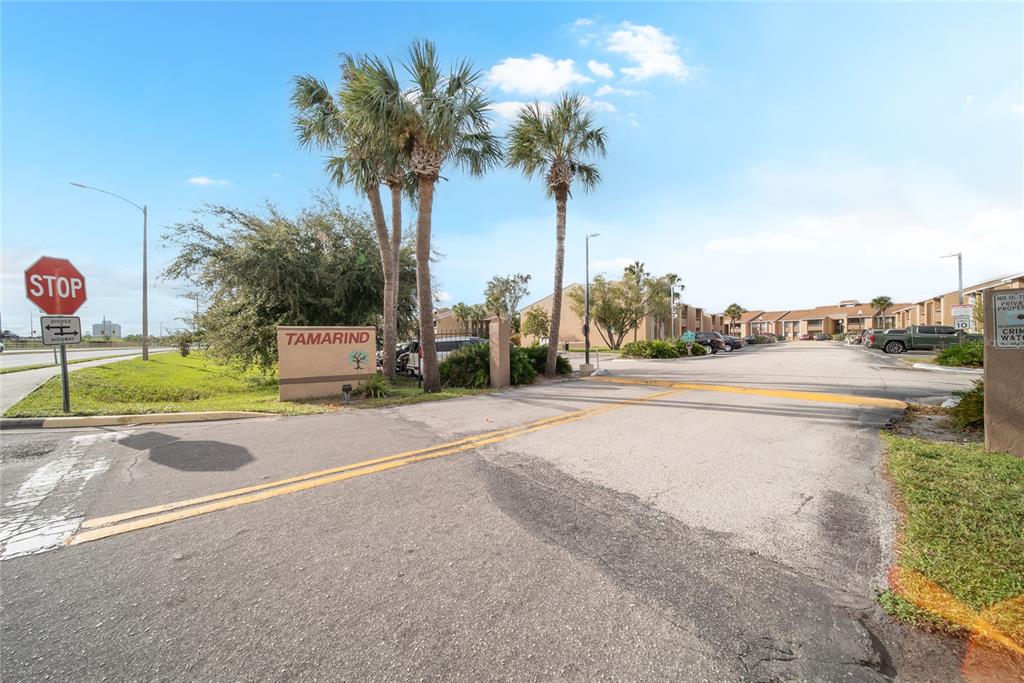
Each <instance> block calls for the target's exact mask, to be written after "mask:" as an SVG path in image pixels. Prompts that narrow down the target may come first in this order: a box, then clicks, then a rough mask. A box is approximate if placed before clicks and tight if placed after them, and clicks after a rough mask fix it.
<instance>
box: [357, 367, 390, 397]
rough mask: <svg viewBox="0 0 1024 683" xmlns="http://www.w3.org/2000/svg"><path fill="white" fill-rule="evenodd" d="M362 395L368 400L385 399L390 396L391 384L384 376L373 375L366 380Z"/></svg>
mask: <svg viewBox="0 0 1024 683" xmlns="http://www.w3.org/2000/svg"><path fill="white" fill-rule="evenodd" d="M362 393H363V394H364V395H365V396H367V397H369V398H387V397H388V396H390V395H391V393H392V391H391V383H390V382H388V378H387V377H385V376H384V375H382V374H380V373H379V372H378V373H375V374H373V375H370V376H369V377H368V378H366V383H365V384H363V386H362Z"/></svg>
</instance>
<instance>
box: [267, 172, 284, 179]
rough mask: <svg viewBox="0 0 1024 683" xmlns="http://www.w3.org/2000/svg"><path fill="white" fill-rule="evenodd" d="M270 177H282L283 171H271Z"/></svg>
mask: <svg viewBox="0 0 1024 683" xmlns="http://www.w3.org/2000/svg"><path fill="white" fill-rule="evenodd" d="M270 177H271V178H283V177H284V173H277V172H276V171H275V172H274V173H271V174H270Z"/></svg>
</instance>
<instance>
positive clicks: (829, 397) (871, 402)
mask: <svg viewBox="0 0 1024 683" xmlns="http://www.w3.org/2000/svg"><path fill="white" fill-rule="evenodd" d="M587 381H590V382H612V383H615V384H633V385H648V386H658V387H669V388H673V389H690V390H692V391H721V392H725V393H730V394H748V395H752V396H770V397H773V398H791V399H796V400H798V401H816V402H819V403H843V404H847V405H856V406H874V407H878V408H895V409H897V410H902V409H905V408H906V407H907V404H906V402H904V401H899V400H897V399H893V398H874V397H872V396H852V395H850V394H827V393H822V392H816V391H793V390H789V389H757V388H754V387H736V386H730V385H726V384H694V383H691V382H675V381H672V380H661V379H632V378H629V377H589V378H587Z"/></svg>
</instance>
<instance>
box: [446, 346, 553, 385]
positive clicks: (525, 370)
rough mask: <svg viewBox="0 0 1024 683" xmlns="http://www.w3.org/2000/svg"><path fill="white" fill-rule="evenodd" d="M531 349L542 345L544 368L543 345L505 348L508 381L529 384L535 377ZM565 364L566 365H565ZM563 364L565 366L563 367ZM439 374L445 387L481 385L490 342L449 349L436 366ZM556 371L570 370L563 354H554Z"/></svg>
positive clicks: (486, 378) (487, 377)
mask: <svg viewBox="0 0 1024 683" xmlns="http://www.w3.org/2000/svg"><path fill="white" fill-rule="evenodd" d="M533 349H542V350H543V355H542V358H543V360H541V361H540V371H541V372H543V370H544V362H545V361H546V359H547V352H548V351H547V347H546V346H532V347H527V348H525V349H524V348H521V347H518V346H513V347H511V348H510V349H509V375H510V378H509V379H510V381H511V382H512V384H530V383H532V382H533V380H535V379H536V378H537V375H538V374H539V373H538V371H537V363H536V361H535V360H534V356H537V355H541V354H540V353H539V352H538V351H535V350H533ZM566 366H568V367H567V368H566ZM563 368H566V369H564V370H563ZM438 371H439V372H440V374H441V384H443V385H444V386H446V387H459V388H464V389H483V388H484V387H487V386H489V385H490V383H491V347H490V344H488V343H487V342H484V343H483V344H474V345H473V346H463V347H462V348H461V349H458V350H457V351H453V352H452V353H451V354H450V355H449V356H448V357H447V358H445V359H444V360H443V361H442V362H441V364H440V365H439V366H438ZM558 371H559V372H560V373H561V372H572V367H571V366H570V365H569V361H568V359H566V358H562V357H559V358H558Z"/></svg>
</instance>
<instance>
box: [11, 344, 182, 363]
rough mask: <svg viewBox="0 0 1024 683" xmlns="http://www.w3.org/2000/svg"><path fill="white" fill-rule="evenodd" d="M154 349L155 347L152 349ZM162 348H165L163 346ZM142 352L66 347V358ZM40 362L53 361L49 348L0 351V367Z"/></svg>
mask: <svg viewBox="0 0 1024 683" xmlns="http://www.w3.org/2000/svg"><path fill="white" fill-rule="evenodd" d="M154 350H156V349H154ZM163 350H165V351H166V350H167V349H166V348H164V349H163ZM132 353H142V348H141V347H140V348H128V347H126V348H123V349H95V348H89V349H76V348H72V347H70V346H69V347H68V360H78V359H80V358H108V357H110V356H124V355H126V354H132ZM41 363H53V351H52V350H50V349H46V350H42V351H35V350H33V351H21V350H13V351H5V352H3V353H0V368H16V367H21V366H24V365H39V364H41Z"/></svg>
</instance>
